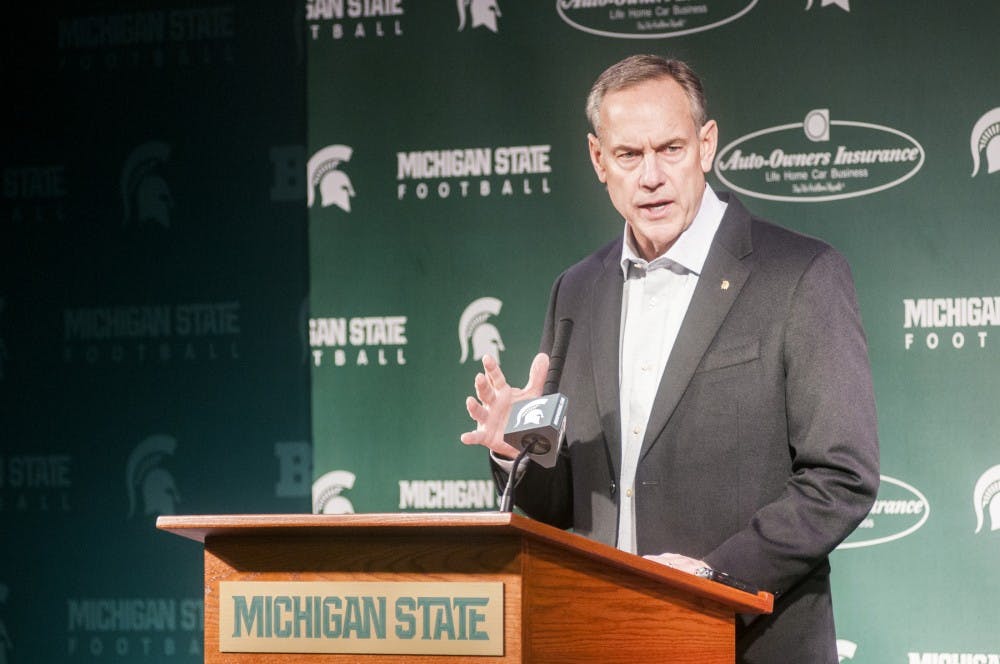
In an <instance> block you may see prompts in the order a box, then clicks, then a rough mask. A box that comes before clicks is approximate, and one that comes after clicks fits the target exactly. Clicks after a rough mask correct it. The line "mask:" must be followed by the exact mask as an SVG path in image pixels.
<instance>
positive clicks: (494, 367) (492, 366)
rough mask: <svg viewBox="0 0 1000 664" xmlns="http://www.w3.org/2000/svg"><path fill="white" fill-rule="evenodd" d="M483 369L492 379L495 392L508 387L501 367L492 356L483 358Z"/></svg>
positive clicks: (491, 382) (491, 383)
mask: <svg viewBox="0 0 1000 664" xmlns="http://www.w3.org/2000/svg"><path fill="white" fill-rule="evenodd" d="M483 369H485V370H486V377H487V378H489V379H490V385H492V386H493V389H494V390H502V389H504V388H505V387H507V377H506V376H504V375H503V371H501V370H500V365H499V364H497V361H496V360H495V359H493V357H492V356H491V355H484V356H483Z"/></svg>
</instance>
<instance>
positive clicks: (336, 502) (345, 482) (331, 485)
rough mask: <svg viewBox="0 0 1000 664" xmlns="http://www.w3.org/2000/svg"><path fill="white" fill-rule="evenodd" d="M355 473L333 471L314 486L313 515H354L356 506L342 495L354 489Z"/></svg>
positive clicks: (318, 479)
mask: <svg viewBox="0 0 1000 664" xmlns="http://www.w3.org/2000/svg"><path fill="white" fill-rule="evenodd" d="M354 480H355V477H354V473H352V472H350V471H347V470H331V471H330V472H328V473H326V474H325V475H323V476H322V477H319V478H317V479H316V481H315V482H313V485H312V501H313V514H354V505H352V504H351V501H350V500H348V499H347V498H345V497H344V496H342V495H340V493H341V492H342V491H347V490H349V489H353V488H354Z"/></svg>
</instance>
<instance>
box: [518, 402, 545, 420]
mask: <svg viewBox="0 0 1000 664" xmlns="http://www.w3.org/2000/svg"><path fill="white" fill-rule="evenodd" d="M547 402H548V398H547V397H545V398H542V399H535V400H533V401H529V402H528V403H526V404H525V405H524V406H522V407H521V409H520V410H519V411H517V422H516V426H522V425H524V424H541V423H542V417H544V416H545V412H544V411H543V410H542V408H541V406H543V405H545V404H546V403H547Z"/></svg>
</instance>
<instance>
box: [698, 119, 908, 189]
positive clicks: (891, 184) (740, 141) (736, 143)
mask: <svg viewBox="0 0 1000 664" xmlns="http://www.w3.org/2000/svg"><path fill="white" fill-rule="evenodd" d="M830 125H831V126H837V125H840V126H844V127H861V128H863V129H871V130H874V131H883V132H886V133H889V134H895V135H897V136H900V137H901V138H903V139H905V140H907V141H909V142H910V144H912V145H913V147H915V148H917V149H918V150H919V151H920V159H919V160H918V161H917V163H916V165H915V166H914V167H913V168H912V169H911V170H909V171H907V172H906V173H904V174H903V175H901V176H900V177H898V178H896V179H895V180H892V181H891V182H888V183H884V184H880V185H878V186H876V187H870V188H868V189H862V190H860V191H849V192H845V193H842V194H824V195H821V196H785V195H779V194H766V193H761V192H757V191H752V190H750V189H747V188H745V187H740V186H739V185H736V184H734V183H733V182H731V181H729V180H728V179H727V178H726V176H724V175H723V174H722V171H720V170H719V162H720V161H722V157H723V155H725V154H726V153H727V152H728V151H729V150H731V149H732V148H735V147H737V146H739V145H741V144H743V143H745V142H746V141H749V140H751V139H753V138H757V137H758V136H764V135H766V134H776V133H778V132H779V131H789V130H791V129H804V127H805V125H804V123H802V122H793V123H791V124H783V125H777V126H774V127H767V128H766V129H759V130H757V131H754V132H751V133H749V134H746V135H745V136H740V137H739V138H737V139H736V140H735V141H732V142H731V143H729V144H727V145H726V146H725V147H724V148H722V149H721V150H719V152H718V154H717V155H716V156H715V165H714V166H713V167H712V171H713V172H714V173H715V176H716V177H717V178H719V180H720V181H722V183H723V184H725V185H726V186H727V187H729V188H730V189H732V190H733V191H735V192H738V193H740V194H745V195H747V196H751V197H753V198H760V199H763V200H768V201H781V202H785V203H825V202H828V201H838V200H843V199H846V198H857V197H859V196H868V195H869V194H875V193H878V192H880V191H884V190H886V189H891V188H892V187H895V186H897V185H900V184H902V183H904V182H906V181H907V180H909V179H910V178H912V177H913V176H914V175H916V174H917V173H918V172H919V171H920V169H921V168H923V166H924V161H925V159H926V158H927V153H926V152H925V151H924V146H923V145H921V144H920V143H919V142H918V141H917V139H915V138H913V137H912V136H910V135H909V134H907V133H905V132H902V131H900V130H898V129H895V128H893V127H887V126H885V125H879V124H873V123H871V122H858V121H855V120H831V121H830Z"/></svg>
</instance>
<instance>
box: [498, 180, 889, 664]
mask: <svg viewBox="0 0 1000 664" xmlns="http://www.w3.org/2000/svg"><path fill="white" fill-rule="evenodd" d="M722 197H723V198H724V199H725V200H727V201H728V203H729V206H728V208H727V210H726V214H725V216H724V218H723V220H722V223H721V225H720V227H719V230H718V232H717V233H716V236H715V239H714V240H713V242H712V246H711V249H710V251H709V254H708V258H707V260H706V262H705V266H704V269H703V272H702V274H701V276H700V278H699V280H698V285H697V288H696V290H695V293H694V297H693V299H692V300H691V304H690V307H689V308H688V311H687V315H686V317H685V319H684V322H683V325H682V327H681V330H680V333H679V335H678V337H677V341H676V343H675V345H674V348H673V351H672V353H671V355H670V358H669V360H668V362H667V365H666V369H665V370H664V374H663V378H662V380H661V383H660V387H659V391H658V392H657V395H656V398H655V401H654V405H653V410H652V414H651V416H650V421H649V425H648V427H647V432H646V438H645V440H644V442H643V446H642V451H641V456H640V461H639V465H638V471H637V475H636V481H635V487H634V491H635V506H636V532H637V542H638V553H639V554H640V555H645V554H658V553H663V552H667V551H669V552H675V553H682V554H685V555H688V556H692V557H695V558H700V559H704V560H705V561H706V562H707V563H708V564H710V565H711V566H712V567H714V568H716V569H719V570H722V571H725V572H728V573H730V574H732V575H733V576H735V577H738V578H742V579H745V580H748V581H750V582H752V583H754V584H756V585H757V586H759V587H760V588H762V589H765V590H768V591H770V592H773V593H775V594H776V602H775V612H774V614H773V615H770V616H766V617H762V618H757V619H754V618H753V617H752V616H745V617H741V620H740V621H739V622H738V624H737V649H738V652H739V656H738V661H740V662H761V663H763V662H768V663H772V662H788V663H792V664H799V663H801V664H823V663H826V662H831V663H835V662H836V661H837V655H836V645H835V634H834V629H833V612H832V606H831V601H830V586H829V563H828V560H827V554H828V553H829V552H830V551H831V550H832V549H833V548H834V547H836V546H837V544H838V543H840V542H841V540H843V539H844V538H845V537H846V536H847V535H848V534H849V533H850V532H851V531H852V530H853V529H854V528H855V526H857V524H858V523H859V522H860V521H861V520H862V519H863V518H864V517H865V515H866V514H867V512H868V510H869V508H870V507H871V504H872V501H873V500H874V498H875V494H876V491H877V489H878V483H879V475H878V438H877V424H876V415H875V402H874V396H873V392H872V385H871V371H870V368H869V363H868V352H867V345H866V341H865V336H864V331H863V330H862V327H861V320H860V315H859V312H858V307H857V302H856V296H855V292H854V285H853V281H852V279H851V274H850V269H849V267H848V266H847V263H846V262H845V260H844V259H843V258H842V257H841V256H840V255H839V254H838V253H837V252H836V251H834V250H833V249H832V248H831V247H830V246H828V245H826V244H824V243H822V242H820V241H818V240H815V239H812V238H808V237H805V236H802V235H799V234H797V233H793V232H791V231H789V230H786V229H783V228H780V227H778V226H775V225H773V224H770V223H767V222H765V221H763V220H761V219H757V218H754V217H752V216H751V215H750V213H749V212H747V210H746V208H744V207H743V205H742V204H741V203H740V202H739V201H738V200H736V198H735V197H733V196H726V195H722ZM621 243H622V241H621V239H618V240H616V241H614V242H612V243H610V244H608V245H606V246H605V247H603V248H601V249H600V250H598V251H597V252H595V253H594V254H592V255H591V256H589V257H588V258H586V259H584V260H583V261H581V262H580V263H577V264H576V265H574V266H573V267H571V268H569V269H568V270H567V271H566V272H564V273H563V274H562V275H561V276H560V277H559V278H558V280H557V281H556V283H555V285H554V287H553V289H552V297H551V300H550V304H549V312H548V317H547V319H546V324H545V328H544V333H543V338H542V343H541V348H542V350H543V351H548V350H549V349H550V348H551V345H552V337H553V331H554V329H555V326H556V325H557V323H558V321H559V320H560V319H562V318H569V319H571V320H572V321H573V322H574V329H573V335H572V339H571V341H570V345H569V351H568V353H567V357H566V361H565V367H564V369H563V375H562V382H561V384H560V391H561V392H563V393H564V394H566V395H567V396H568V397H569V415H568V423H567V434H566V446H565V448H564V450H563V454H562V456H561V458H560V461H559V463H558V464H557V465H556V467H555V468H554V469H552V470H549V471H546V470H545V469H543V468H541V467H539V466H537V465H536V464H529V468H528V470H527V472H526V473H525V476H524V478H523V479H522V481H521V482H520V484H519V486H518V489H517V494H516V496H517V505H518V506H519V507H520V508H521V509H523V510H524V511H525V512H526V513H527V514H528V515H530V516H532V517H533V518H536V519H539V520H541V521H544V522H547V523H551V524H554V525H557V526H559V527H563V528H574V529H575V530H576V532H578V533H581V534H583V535H586V536H588V537H591V538H593V539H596V540H599V541H602V542H605V543H607V544H610V545H614V544H615V540H616V537H617V527H618V526H617V524H618V502H619V497H620V494H621V492H622V491H623V490H624V488H623V487H620V486H619V473H620V465H621V440H620V438H621V434H620V431H621V427H620V420H619V390H618V376H619V373H618V363H619V329H620V323H621V301H622V280H623V277H622V271H621V267H620V258H621ZM498 475H499V473H498ZM498 479H502V478H501V477H498Z"/></svg>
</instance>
